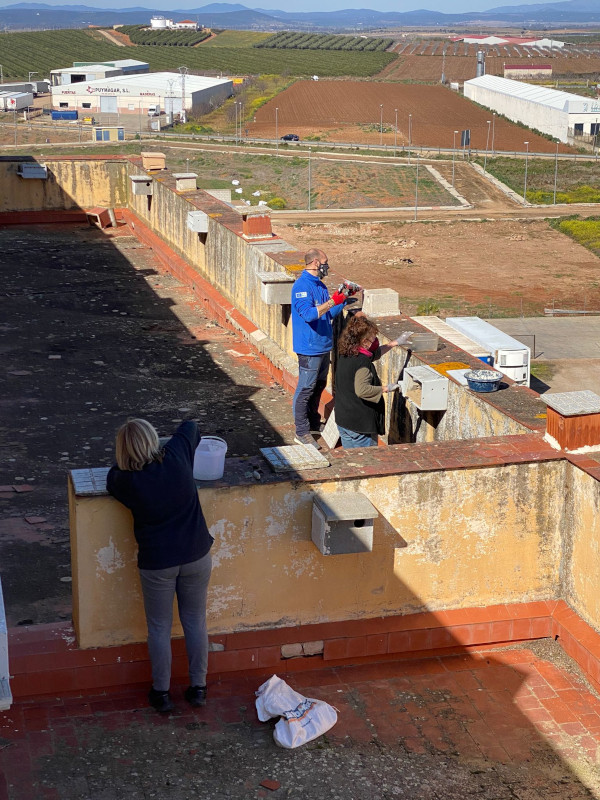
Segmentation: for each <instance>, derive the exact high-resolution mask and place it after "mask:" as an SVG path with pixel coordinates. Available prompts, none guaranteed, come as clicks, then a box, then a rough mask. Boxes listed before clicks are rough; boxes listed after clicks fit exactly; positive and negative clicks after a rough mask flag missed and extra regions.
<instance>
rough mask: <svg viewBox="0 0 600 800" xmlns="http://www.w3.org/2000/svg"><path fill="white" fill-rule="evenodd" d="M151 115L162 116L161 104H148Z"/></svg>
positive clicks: (149, 114)
mask: <svg viewBox="0 0 600 800" xmlns="http://www.w3.org/2000/svg"><path fill="white" fill-rule="evenodd" d="M148 116H149V117H160V106H148Z"/></svg>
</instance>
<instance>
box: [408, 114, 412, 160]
mask: <svg viewBox="0 0 600 800" xmlns="http://www.w3.org/2000/svg"><path fill="white" fill-rule="evenodd" d="M411 145H412V114H409V115H408V163H409V164H410V148H411Z"/></svg>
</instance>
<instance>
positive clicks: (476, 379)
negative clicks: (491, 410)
mask: <svg viewBox="0 0 600 800" xmlns="http://www.w3.org/2000/svg"><path fill="white" fill-rule="evenodd" d="M465 378H466V379H467V384H468V386H469V389H472V390H473V391H474V392H495V391H497V389H498V387H499V386H500V381H501V380H502V373H501V372H496V371H495V370H493V369H473V370H471V371H470V372H465Z"/></svg>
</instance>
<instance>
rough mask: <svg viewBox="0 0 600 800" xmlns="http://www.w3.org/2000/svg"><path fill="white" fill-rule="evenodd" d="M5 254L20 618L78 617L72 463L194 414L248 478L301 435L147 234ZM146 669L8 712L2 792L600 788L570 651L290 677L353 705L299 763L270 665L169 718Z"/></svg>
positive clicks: (49, 229) (586, 689)
mask: <svg viewBox="0 0 600 800" xmlns="http://www.w3.org/2000/svg"><path fill="white" fill-rule="evenodd" d="M0 253H1V254H2V255H1V256H0V269H1V270H2V290H1V294H2V299H3V300H4V302H3V316H2V327H1V330H2V333H3V336H2V353H3V364H2V366H3V369H2V370H1V372H0V375H1V376H2V381H3V409H4V413H3V416H2V422H1V424H2V463H1V465H0V469H1V470H2V475H1V476H0V484H1V486H0V570H1V574H2V586H3V592H4V599H5V605H6V611H7V621H8V625H9V627H16V626H19V625H22V626H23V625H27V626H29V625H39V624H40V623H46V622H48V623H52V622H56V621H58V620H61V619H62V620H67V619H70V617H71V596H70V552H69V537H68V508H67V492H66V483H67V472H68V470H70V469H77V468H84V467H89V466H108V465H110V464H111V463H112V461H113V440H114V433H115V430H116V428H117V427H118V425H119V424H120V423H121V422H122V421H123V420H124V419H125V418H126V417H127V416H130V415H136V416H144V417H147V418H149V419H150V420H151V421H152V422H153V423H154V424H155V425H156V427H157V428H158V429H159V432H160V433H161V434H164V435H168V434H169V433H170V432H171V431H172V429H173V428H174V427H175V426H176V424H177V423H178V422H179V421H180V420H181V419H183V418H187V417H192V418H196V419H198V420H199V421H200V425H201V427H202V429H203V432H206V433H211V434H216V435H221V436H223V438H225V439H226V440H227V443H228V447H229V452H228V455H230V456H237V457H238V462H237V468H238V469H239V468H242V469H243V468H244V464H245V463H246V460H247V464H248V468H249V469H250V470H252V468H253V464H255V463H256V455H257V453H258V448H259V447H266V446H274V445H280V444H283V443H291V442H292V437H293V423H292V416H291V396H290V395H289V394H288V393H287V392H284V390H283V389H282V388H281V387H280V386H279V385H278V384H276V383H274V382H273V381H272V380H271V378H270V376H269V374H268V373H267V372H266V370H265V368H264V366H263V363H264V362H261V361H260V360H259V358H258V357H257V355H256V354H255V353H254V351H253V350H252V348H251V347H250V346H249V345H248V343H247V342H246V341H245V340H244V339H243V338H242V337H241V336H238V335H237V334H235V333H233V332H232V331H230V330H226V329H225V328H223V327H221V326H219V325H218V324H217V323H216V322H214V321H213V320H211V319H210V318H209V317H208V316H207V314H206V313H205V311H204V310H203V308H202V307H201V306H200V305H199V303H198V302H197V301H196V300H195V298H194V296H193V295H192V293H191V292H190V291H189V290H188V289H187V288H186V287H184V286H183V285H182V284H181V283H179V282H178V281H177V280H176V279H174V278H173V277H170V276H168V275H166V274H165V273H164V270H162V269H161V268H159V263H158V261H156V259H155V257H154V256H153V254H152V251H151V250H150V249H149V248H148V247H146V246H145V245H144V244H142V243H140V242H139V241H138V240H137V239H136V238H134V237H133V236H132V235H131V232H130V231H129V229H127V228H125V227H122V228H117V229H114V230H111V231H109V232H108V233H107V232H102V231H100V230H97V229H95V228H91V227H89V226H87V225H79V224H77V225H69V226H63V225H48V226H26V227H25V226H24V227H19V226H10V227H1V228H0ZM523 438H524V437H523ZM392 456H394V454H393V453H392V454H391V456H390V458H391V457H392ZM394 457H396V456H394ZM334 460H335V459H334ZM465 613H467V612H465ZM420 655H422V654H420ZM9 657H10V653H9ZM48 657H49V658H51V655H49V656H48ZM126 666H127V665H125V664H123V683H122V685H121V686H116V687H113V688H111V689H110V690H107V691H105V692H104V693H101V694H100V693H98V694H85V695H82V693H81V692H79V693H77V692H72V693H66V694H63V695H61V696H60V697H58V696H54V695H52V696H49V695H48V694H47V693H45V690H44V686H43V685H40V687H39V695H38V696H35V694H36V693H35V692H34V693H33V694H32V696H29V697H28V698H27V699H25V700H23V699H20V698H18V697H17V698H16V699H15V702H14V704H13V706H12V707H11V709H9V710H8V711H6V712H0V800H38V799H39V800H88V798H89V800H116V799H117V798H119V800H121V798H127V800H137V799H138V798H139V799H140V800H141V799H142V798H143V800H146V799H147V798H148V799H149V798H156V799H157V800H188V799H189V800H192V798H194V799H195V798H206V800H209V799H212V798H255V797H256V798H263V797H271V796H272V797H273V798H275V799H276V798H298V799H300V798H302V799H303V800H305V799H306V798H333V799H334V800H353V799H356V800H363V799H364V800H371V799H373V800H379V799H381V800H389V799H392V798H401V799H404V798H405V799H406V800H454V799H455V798H456V800H458V799H459V798H461V800H462V799H463V798H469V797H473V798H482V799H483V800H545V799H546V798H557V799H560V800H583V799H584V798H600V774H599V772H598V754H599V750H598V747H599V745H600V698H599V697H598V694H597V693H596V692H595V690H594V689H593V688H592V687H591V686H590V685H589V684H588V683H587V682H586V680H585V678H584V677H583V675H582V673H581V672H580V671H579V669H578V667H577V666H576V665H575V663H574V662H573V661H572V660H571V659H570V658H569V657H568V656H567V655H565V653H564V651H563V650H562V649H561V648H560V646H559V645H558V643H556V642H554V641H553V640H552V639H548V638H547V639H543V640H540V641H539V642H536V643H527V644H524V645H519V646H511V647H505V648H503V649H492V648H490V649H483V650H479V651H477V650H473V651H468V649H467V648H465V650H464V652H463V653H461V654H460V655H448V656H443V657H442V656H440V655H435V654H432V655H430V656H429V657H427V658H419V657H418V655H417V656H416V657H415V658H413V659H412V660H411V659H406V660H392V658H391V657H390V656H387V655H386V656H382V657H381V661H380V663H368V664H367V663H362V664H359V665H355V666H337V667H332V668H329V669H315V670H309V669H306V671H302V670H301V669H298V671H297V672H293V671H291V672H290V674H289V675H288V676H286V680H287V681H288V682H289V683H290V685H291V686H292V687H293V688H294V689H296V690H298V691H300V692H302V693H303V694H305V695H307V696H309V697H315V698H319V699H323V700H326V701H328V702H330V703H331V704H332V705H334V706H335V707H336V708H337V709H338V711H339V718H338V722H337V724H336V725H335V726H334V727H333V728H332V729H331V730H330V731H329V732H328V733H327V734H326V735H325V736H323V737H320V738H319V739H317V740H316V741H314V742H312V743H310V744H308V745H306V746H305V747H303V748H301V749H299V750H294V751H285V750H281V749H279V748H278V747H277V746H276V745H275V744H274V741H273V737H272V731H273V724H271V723H260V722H258V720H257V716H256V711H255V709H254V692H255V691H256V689H257V688H258V686H259V685H260V684H261V683H262V682H263V681H264V680H265V679H266V678H267V677H269V675H270V674H271V673H269V672H265V671H264V670H263V671H260V670H255V671H253V672H252V673H248V674H240V673H238V674H235V673H234V674H232V675H231V677H227V678H222V679H221V680H214V681H213V682H210V675H209V700H208V704H207V706H206V707H205V708H204V709H198V710H192V709H190V708H189V706H187V704H186V703H185V702H184V700H183V697H182V691H183V689H184V688H185V687H183V686H180V685H175V686H173V687H172V688H173V697H174V700H175V702H176V704H177V710H176V712H175V713H173V714H170V715H167V716H160V715H158V714H157V713H156V712H155V711H153V710H152V709H151V708H150V707H149V706H148V704H147V697H146V695H147V690H148V688H149V687H148V686H146V685H143V686H142V685H140V684H137V683H136V684H131V683H129V684H128V682H127V669H126ZM119 680H120V678H119ZM265 782H267V783H268V785H263V784H264V783H265ZM269 782H271V783H269Z"/></svg>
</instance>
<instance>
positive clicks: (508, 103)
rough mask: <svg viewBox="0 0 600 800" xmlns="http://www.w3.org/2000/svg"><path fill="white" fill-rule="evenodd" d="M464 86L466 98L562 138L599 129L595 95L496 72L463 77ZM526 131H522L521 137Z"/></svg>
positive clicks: (598, 102) (599, 104)
mask: <svg viewBox="0 0 600 800" xmlns="http://www.w3.org/2000/svg"><path fill="white" fill-rule="evenodd" d="M464 90H465V97H467V98H468V99H469V100H474V101H475V102H476V103H479V104H480V105H482V106H486V107H487V108H490V109H492V110H493V111H496V112H497V113H498V114H503V115H504V116H505V117H507V118H508V119H510V120H513V122H522V123H523V124H524V125H527V126H528V127H530V128H534V129H535V130H537V131H541V132H542V133H546V134H549V135H550V136H553V137H554V138H555V139H558V140H560V141H561V142H568V141H570V140H571V139H572V138H573V137H577V136H594V135H596V134H598V133H599V132H600V127H599V123H600V100H597V99H593V98H588V97H582V96H581V95H577V94H571V93H570V92H561V91H558V90H556V89H548V88H547V87H545V86H534V85H532V84H529V83H523V82H522V81H513V80H509V79H508V78H499V77H497V76H496V75H482V76H481V77H479V78H473V79H472V80H469V81H465V84H464ZM526 135H527V134H526V133H524V134H523V138H524V139H525V138H526Z"/></svg>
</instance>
